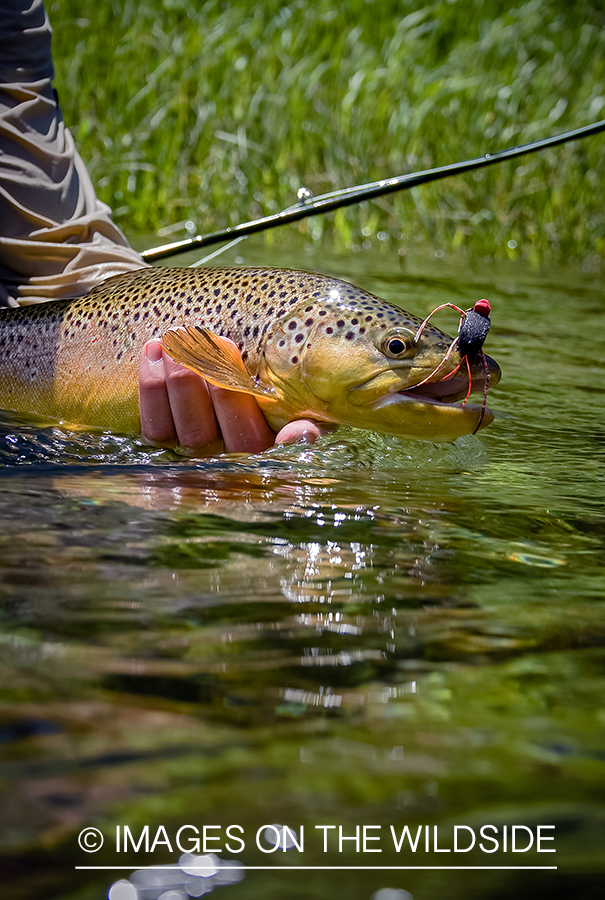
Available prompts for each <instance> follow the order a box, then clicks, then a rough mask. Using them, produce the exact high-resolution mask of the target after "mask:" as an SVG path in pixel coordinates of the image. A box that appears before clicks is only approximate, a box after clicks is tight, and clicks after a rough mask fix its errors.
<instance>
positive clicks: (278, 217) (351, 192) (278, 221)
mask: <svg viewBox="0 0 605 900" xmlns="http://www.w3.org/2000/svg"><path fill="white" fill-rule="evenodd" d="M601 131H605V121H602V122H595V123H594V124H592V125H585V126H584V127H583V128H576V129H575V131H567V132H565V133H564V134H557V135H554V136H553V137H548V138H543V139H542V140H539V141H533V142H532V143H530V144H523V145H522V146H520V147H509V148H508V149H507V150H499V151H498V152H497V153H486V154H485V156H480V157H478V158H477V159H467V160H465V161H464V162H457V163H452V164H451V165H449V166H440V167H439V168H436V169H426V170H425V171H424V172H411V173H410V174H409V175H399V176H397V177H395V178H385V179H382V180H381V181H372V182H370V183H369V184H362V185H358V186H357V187H351V188H344V189H343V190H340V191H332V192H331V193H329V194H321V195H320V196H319V197H313V196H312V194H310V193H309V192H308V191H306V190H305V189H304V188H302V189H301V190H300V191H299V192H298V194H299V202H298V205H296V206H291V207H289V208H288V209H284V210H282V212H279V213H274V214H273V215H271V216H263V218H261V219H254V220H253V221H251V222H242V224H241V225H234V226H233V227H231V228H225V229H223V230H222V231H213V232H211V233H210V234H204V235H197V236H196V237H191V238H187V239H186V240H183V241H176V242H175V243H172V244H164V246H162V247H154V248H152V249H150V250H144V251H143V252H142V253H141V256H142V257H143V259H144V260H146V261H147V262H155V261H156V260H159V259H167V258H168V257H169V256H176V255H177V254H178V253H186V252H187V251H189V250H195V249H198V248H200V247H208V246H210V245H211V244H219V243H221V242H222V241H227V240H233V238H239V237H246V236H247V235H249V234H257V233H258V232H260V231H266V230H267V229H269V228H277V227H278V226H279V225H289V224H290V223H291V222H298V221H299V220H300V219H306V218H307V216H316V215H318V214H320V213H327V212H333V211H334V210H336V209H341V208H342V207H344V206H352V205H353V204H354V203H361V202H362V200H372V199H373V198H374V197H381V196H383V195H384V194H393V193H395V191H404V190H407V189H408V188H413V187H418V186H419V185H421V184H429V182H431V181H438V180H439V179H440V178H447V177H448V175H461V174H463V173H464V172H472V171H473V170H474V169H482V168H483V167H484V166H492V165H494V163H499V162H504V161H505V160H507V159H515V158H516V157H517V156H523V155H524V154H526V153H535V152H536V151H537V150H545V149H546V148H547V147H556V146H558V145H559V144H565V143H567V142H568V141H577V140H579V139H580V138H585V137H590V136H591V135H593V134H599V133H600V132H601Z"/></svg>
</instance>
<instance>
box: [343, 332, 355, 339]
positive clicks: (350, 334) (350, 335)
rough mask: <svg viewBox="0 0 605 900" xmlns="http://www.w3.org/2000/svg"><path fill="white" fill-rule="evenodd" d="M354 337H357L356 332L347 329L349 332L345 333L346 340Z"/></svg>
mask: <svg viewBox="0 0 605 900" xmlns="http://www.w3.org/2000/svg"><path fill="white" fill-rule="evenodd" d="M354 337H355V334H354V332H352V331H347V333H346V334H345V341H352V340H353V338H354Z"/></svg>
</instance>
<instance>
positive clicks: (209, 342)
mask: <svg viewBox="0 0 605 900" xmlns="http://www.w3.org/2000/svg"><path fill="white" fill-rule="evenodd" d="M162 346H163V347H164V349H165V350H166V352H167V353H168V355H169V356H170V357H171V358H172V359H173V360H174V361H175V362H177V363H180V364H181V365H182V366H186V367H187V368H188V369H191V371H192V372H196V373H197V374H198V375H201V376H202V378H205V379H206V381H209V382H210V383H211V384H215V385H216V386H217V387H222V388H226V389H227V390H228V391H239V392H240V393H244V394H252V395H253V396H255V397H262V398H263V399H264V400H278V399H279V397H278V395H277V392H276V391H275V390H274V388H272V387H271V386H270V385H267V384H261V383H258V382H256V381H255V379H254V378H252V376H251V375H250V373H249V372H248V370H247V369H246V367H245V365H244V363H243V360H242V358H241V356H240V354H239V352H238V350H237V348H236V347H234V346H233V344H232V343H231V342H230V341H228V340H226V339H225V338H223V337H220V336H219V335H218V334H213V332H211V331H208V329H207V328H200V327H199V326H198V325H196V326H191V325H187V326H186V327H185V328H180V329H179V330H178V331H167V332H166V334H165V335H164V337H163V338H162Z"/></svg>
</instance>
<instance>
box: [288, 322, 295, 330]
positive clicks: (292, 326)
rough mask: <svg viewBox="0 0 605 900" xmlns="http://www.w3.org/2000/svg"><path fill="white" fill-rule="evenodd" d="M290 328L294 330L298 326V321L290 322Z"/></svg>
mask: <svg viewBox="0 0 605 900" xmlns="http://www.w3.org/2000/svg"><path fill="white" fill-rule="evenodd" d="M288 328H289V329H290V331H294V329H295V328H296V322H290V324H289V325H288Z"/></svg>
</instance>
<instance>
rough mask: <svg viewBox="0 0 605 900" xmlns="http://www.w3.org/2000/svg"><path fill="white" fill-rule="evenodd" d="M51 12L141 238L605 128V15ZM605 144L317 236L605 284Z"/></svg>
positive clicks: (331, 226)
mask: <svg viewBox="0 0 605 900" xmlns="http://www.w3.org/2000/svg"><path fill="white" fill-rule="evenodd" d="M47 6H48V12H49V15H50V19H51V24H52V25H53V28H54V44H53V46H54V56H55V68H56V81H55V84H56V86H57V88H58V90H59V92H60V96H61V102H62V106H63V110H64V116H65V119H66V121H67V123H68V124H69V125H70V127H71V129H72V132H73V134H74V136H75V138H76V141H77V143H78V146H79V148H80V151H81V153H82V155H83V157H84V159H85V160H86V162H87V164H88V166H89V168H90V172H91V175H92V177H93V181H94V182H95V184H96V186H97V189H98V192H99V195H100V197H101V198H102V199H103V200H105V201H106V202H107V203H109V204H110V205H111V206H112V207H113V208H114V210H115V216H116V219H117V221H118V222H119V224H120V225H121V226H122V227H123V228H125V229H126V230H128V231H129V233H136V232H139V233H150V232H152V231H154V230H157V229H159V228H161V227H165V226H168V225H170V224H174V223H178V222H183V221H184V220H186V219H192V220H193V221H194V222H195V223H196V225H197V226H198V228H199V230H200V231H206V230H211V229H216V228H220V227H222V226H225V225H229V224H235V223H237V222H240V221H245V220H246V219H248V218H252V217H256V216H259V215H262V214H268V213H270V212H273V211H275V210H277V209H280V208H282V207H285V206H288V205H291V204H292V203H293V202H295V198H296V190H297V189H298V187H299V186H301V185H305V186H307V187H308V188H310V189H311V190H312V191H313V192H314V193H321V192H325V191H329V190H332V189H334V188H337V187H344V186H348V185H353V184H355V183H361V182H365V181H369V180H374V179H378V178H382V177H386V176H390V175H399V174H403V173H405V172H410V171H414V170H418V169H423V168H428V167H431V166H435V165H444V164H447V163H450V162H454V161H456V160H460V159H466V158H469V157H472V156H476V155H482V154H483V153H485V152H490V151H491V152H494V151H495V150H498V149H502V148H504V147H507V146H510V145H514V144H518V143H522V142H526V141H529V140H532V139H536V138H538V137H541V136H546V135H548V134H552V133H557V132H560V131H564V130H567V129H570V128H575V127H579V126H581V125H584V124H587V123H589V122H592V121H596V120H598V119H600V118H605V30H604V26H605V14H604V13H603V12H602V4H601V3H600V0H592V2H590V0H575V2H574V0H530V2H519V0H518V2H514V0H504V2H497V0H436V2H432V3H425V2H422V0H404V2H395V0H376V2H372V0H342V2H339V3H336V2H335V0H295V2H291V3H287V4H284V2H283V0H262V2H259V3H258V4H255V3H253V2H251V0H233V2H231V3H229V2H225V0H209V2H204V3H202V2H197V0H163V2H162V0H121V2H118V0H96V2H93V0H47ZM603 140H604V139H603V137H602V136H599V137H595V138H590V139H588V140H586V141H583V142H576V143H574V144H569V145H566V146H565V147H561V148H557V149H554V150H551V151H548V152H545V153H540V154H536V155H534V156H530V157H526V158H524V159H521V160H518V161H516V162H513V163H508V164H506V165H499V166H495V167H493V168H491V169H488V170H485V171H484V172H480V173H477V174H475V175H467V176H461V177H457V178H451V179H448V180H446V181H442V182H438V183H436V184H433V185H429V186H426V187H423V188H417V189H415V190H414V191H412V192H405V193H403V194H400V195H391V196H390V197H388V198H385V199H383V200H379V201H375V202H372V203H368V204H365V205H364V206H362V207H361V208H360V207H352V208H351V209H349V210H347V211H340V212H338V213H336V214H335V215H334V216H329V217H315V218H314V219H313V220H309V224H302V225H300V226H298V227H299V228H300V229H303V230H304V229H308V233H309V235H310V236H311V237H312V238H315V239H320V238H321V237H322V236H324V237H327V236H328V234H329V233H330V232H332V233H333V234H334V237H335V240H336V242H337V243H338V244H342V245H344V246H348V247H352V246H353V245H354V244H357V243H360V242H361V241H363V240H364V239H373V238H374V237H375V236H376V234H377V232H378V231H383V232H384V233H385V234H386V235H389V237H390V241H391V244H392V243H393V242H394V241H397V242H399V243H401V244H403V245H404V246H405V247H414V246H415V245H418V244H426V243H429V244H430V245H431V246H434V247H438V248H442V249H443V250H444V251H446V252H447V253H448V254H449V253H450V252H453V251H456V252H458V253H464V252H467V253H468V254H469V255H471V256H476V255H479V254H481V255H485V254H489V255H490V256H492V257H494V258H496V259H497V258H504V257H506V256H512V257H515V256H518V255H519V254H522V255H523V256H524V257H526V258H527V259H529V260H530V261H531V262H534V263H538V262H544V261H546V262H549V261H555V260H557V259H560V260H562V261H567V260H568V259H569V258H573V257H576V258H577V259H580V260H588V263H589V265H590V264H591V262H592V263H594V264H595V265H596V264H597V263H598V262H599V261H600V257H601V256H603V255H605V214H604V211H603V196H604V194H605V190H604V188H605V162H604V154H603ZM362 229H366V231H365V234H362ZM368 229H369V232H368V231H367V230H368ZM401 235H402V236H401ZM383 237H384V235H383ZM509 242H510V245H509ZM514 242H516V244H517V246H516V248H515V247H514Z"/></svg>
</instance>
